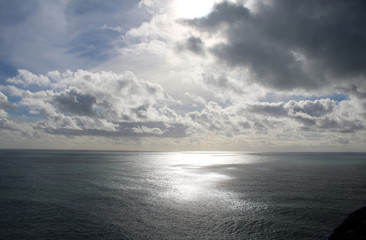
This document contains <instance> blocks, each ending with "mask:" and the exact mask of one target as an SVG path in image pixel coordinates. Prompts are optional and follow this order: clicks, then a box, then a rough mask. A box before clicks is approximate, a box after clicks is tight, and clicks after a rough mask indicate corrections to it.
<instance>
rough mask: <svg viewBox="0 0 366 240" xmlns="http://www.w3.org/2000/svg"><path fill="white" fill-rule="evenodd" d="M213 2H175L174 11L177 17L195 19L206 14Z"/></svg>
mask: <svg viewBox="0 0 366 240" xmlns="http://www.w3.org/2000/svg"><path fill="white" fill-rule="evenodd" d="M214 3H215V0H198V1H197V0H176V1H175V2H174V10H175V13H176V14H177V15H178V17H181V18H197V17H202V16H205V15H206V14H208V13H209V12H210V10H211V8H212V7H213V5H214Z"/></svg>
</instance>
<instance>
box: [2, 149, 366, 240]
mask: <svg viewBox="0 0 366 240" xmlns="http://www.w3.org/2000/svg"><path fill="white" fill-rule="evenodd" d="M364 205H366V154H359V153H296V154H294V153H283V154H244V153H228V152H225V153H223V152H221V153H209V152H204V153H199V152H192V153H184V152H182V153H164V152H101V151H43V150H42V151H39V150H0V214H1V216H0V238H1V239H98V240H99V239H327V237H328V236H329V235H330V234H331V233H332V231H333V229H334V228H335V227H336V226H337V225H339V224H340V223H341V222H342V220H343V219H344V218H345V217H346V216H347V215H348V214H349V213H350V212H352V211H353V210H356V209H358V208H360V207H362V206H364Z"/></svg>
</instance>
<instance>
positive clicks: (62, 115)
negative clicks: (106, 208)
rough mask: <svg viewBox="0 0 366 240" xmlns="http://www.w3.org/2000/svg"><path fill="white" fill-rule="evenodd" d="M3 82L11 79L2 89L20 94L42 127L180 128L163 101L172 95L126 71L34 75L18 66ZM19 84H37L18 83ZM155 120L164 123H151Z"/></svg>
mask: <svg viewBox="0 0 366 240" xmlns="http://www.w3.org/2000/svg"><path fill="white" fill-rule="evenodd" d="M8 83H10V84H12V85H8V86H3V87H2V89H3V90H4V91H6V92H7V93H8V94H10V95H12V96H14V97H18V98H20V100H19V101H18V102H17V105H18V106H19V107H23V108H26V109H27V111H28V112H29V114H32V115H35V116H38V117H41V118H42V120H39V121H37V122H36V123H35V124H34V127H35V128H37V129H40V130H42V131H44V132H47V133H51V134H65V135H73V132H74V134H76V133H77V134H80V135H92V134H96V135H98V136H101V135H103V134H104V135H105V136H114V137H117V136H134V135H135V136H137V135H140V136H146V135H164V136H165V133H166V134H167V136H170V134H171V135H172V136H173V135H174V132H176V133H177V135H182V134H184V128H182V127H181V126H180V125H181V124H180V117H179V116H178V115H177V114H176V113H175V111H174V110H173V109H171V108H169V107H168V106H169V105H170V104H173V103H174V104H175V101H174V100H173V99H172V98H171V97H170V96H169V95H168V94H166V93H165V92H164V90H163V89H162V88H161V86H159V85H157V84H153V83H150V82H148V81H145V80H142V79H138V78H136V77H135V76H134V75H133V73H131V72H126V73H125V74H115V73H112V72H99V73H92V72H88V71H84V70H79V71H76V72H71V71H66V72H64V73H59V72H57V71H52V72H48V73H47V74H45V75H42V74H40V75H37V74H33V73H31V72H29V71H26V70H20V71H19V74H18V75H17V76H16V77H14V78H10V79H8ZM24 86H33V88H34V89H36V90H33V91H30V90H26V89H22V88H23V87H24ZM42 87H46V89H45V90H43V89H42ZM0 100H1V101H0V103H1V106H4V107H3V108H5V107H6V106H8V105H9V104H8V103H7V97H6V95H4V94H0ZM159 122H160V123H164V124H163V125H159V126H156V124H155V123H159ZM127 123H134V124H133V125H129V124H127ZM126 124H127V125H126ZM179 124H180V125H179ZM174 127H177V128H179V129H181V130H177V131H176V130H174V129H173V128H174ZM182 130H183V131H182Z"/></svg>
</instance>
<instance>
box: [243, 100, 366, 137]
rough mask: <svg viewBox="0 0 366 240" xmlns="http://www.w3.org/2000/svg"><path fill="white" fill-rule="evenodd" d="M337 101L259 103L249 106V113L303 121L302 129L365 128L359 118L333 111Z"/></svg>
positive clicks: (342, 130)
mask: <svg viewBox="0 0 366 240" xmlns="http://www.w3.org/2000/svg"><path fill="white" fill-rule="evenodd" d="M336 106H337V103H336V102H335V101H332V100H330V99H321V100H315V101H310V100H307V101H298V102H296V101H293V100H291V101H289V102H287V103H284V102H280V103H257V104H253V105H251V106H249V107H248V108H247V110H248V112H249V113H255V114H259V115H264V116H266V117H267V118H273V117H275V118H287V119H292V120H295V121H297V122H299V123H301V124H302V125H303V126H302V128H301V129H302V130H304V131H309V130H315V129H318V130H321V131H323V130H332V131H336V132H341V133H352V132H355V131H359V130H364V129H365V127H364V125H363V123H362V122H361V121H360V120H359V119H353V120H350V119H346V118H343V117H341V116H338V115H342V114H339V113H337V115H334V114H333V113H334V112H336V111H337V109H336V108H337V107H336Z"/></svg>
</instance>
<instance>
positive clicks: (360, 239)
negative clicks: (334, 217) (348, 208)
mask: <svg viewBox="0 0 366 240" xmlns="http://www.w3.org/2000/svg"><path fill="white" fill-rule="evenodd" d="M328 240H366V207H363V208H360V209H358V210H356V211H354V212H353V213H351V214H350V215H349V216H348V217H347V218H346V219H345V220H344V221H343V222H342V224H341V225H339V226H338V227H337V228H336V229H334V231H333V233H332V235H330V236H329V238H328Z"/></svg>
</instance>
